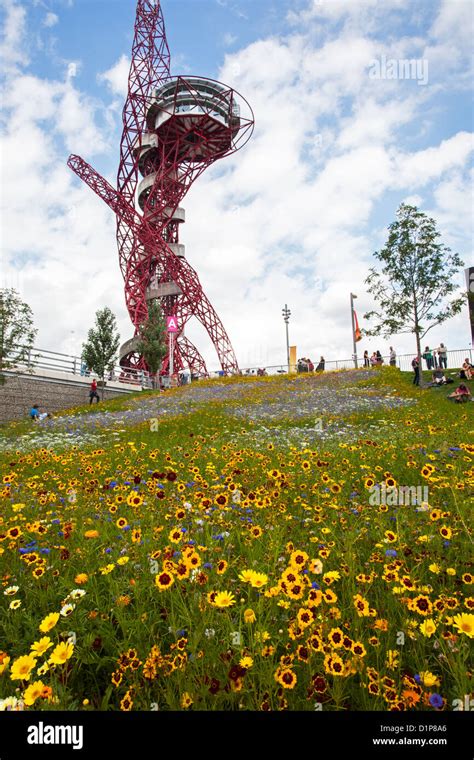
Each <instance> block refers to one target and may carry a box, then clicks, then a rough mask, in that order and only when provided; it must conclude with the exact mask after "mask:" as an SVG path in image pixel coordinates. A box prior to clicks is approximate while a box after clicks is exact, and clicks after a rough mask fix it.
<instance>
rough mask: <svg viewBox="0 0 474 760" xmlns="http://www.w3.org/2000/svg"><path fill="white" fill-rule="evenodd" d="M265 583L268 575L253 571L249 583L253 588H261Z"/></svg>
mask: <svg viewBox="0 0 474 760" xmlns="http://www.w3.org/2000/svg"><path fill="white" fill-rule="evenodd" d="M266 583H268V575H265V573H253V576H252V578H251V580H250V585H251V586H252V587H253V588H261V587H262V586H264V585H265V584H266Z"/></svg>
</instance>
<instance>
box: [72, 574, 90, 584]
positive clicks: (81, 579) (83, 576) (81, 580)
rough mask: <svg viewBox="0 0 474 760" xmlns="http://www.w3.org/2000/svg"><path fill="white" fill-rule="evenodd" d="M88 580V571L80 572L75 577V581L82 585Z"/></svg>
mask: <svg viewBox="0 0 474 760" xmlns="http://www.w3.org/2000/svg"><path fill="white" fill-rule="evenodd" d="M88 580H89V576H88V575H87V573H79V574H78V575H76V577H75V578H74V583H78V584H79V586H81V585H82V584H83V583H87V581H88Z"/></svg>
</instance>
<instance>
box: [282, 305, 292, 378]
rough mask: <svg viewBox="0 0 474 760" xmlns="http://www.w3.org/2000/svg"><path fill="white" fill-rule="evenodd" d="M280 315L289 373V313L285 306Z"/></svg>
mask: <svg viewBox="0 0 474 760" xmlns="http://www.w3.org/2000/svg"><path fill="white" fill-rule="evenodd" d="M281 313H282V314H283V320H284V322H285V325H286V361H287V364H288V372H289V371H290V338H289V335H288V322H289V321H290V316H291V311H290V310H289V308H288V306H287V304H285V308H284V309H282V310H281Z"/></svg>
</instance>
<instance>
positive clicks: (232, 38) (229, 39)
mask: <svg viewBox="0 0 474 760" xmlns="http://www.w3.org/2000/svg"><path fill="white" fill-rule="evenodd" d="M222 42H223V43H224V45H225V47H230V46H231V45H233V44H234V42H237V37H236V35H235V34H232V33H231V32H226V33H225V34H224V37H223V38H222Z"/></svg>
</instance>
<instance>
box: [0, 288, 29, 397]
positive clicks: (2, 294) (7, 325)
mask: <svg viewBox="0 0 474 760" xmlns="http://www.w3.org/2000/svg"><path fill="white" fill-rule="evenodd" d="M37 332H38V330H36V329H35V328H34V327H33V312H32V311H31V309H30V307H29V306H28V304H26V303H24V302H23V301H22V300H21V298H20V295H19V293H17V292H16V290H14V289H13V288H2V289H1V290H0V385H4V383H5V382H6V379H5V375H4V374H3V371H4V370H5V369H10V368H12V367H15V366H16V365H18V364H26V365H27V366H28V367H29V368H31V349H32V348H33V344H34V340H35V338H36V334H37Z"/></svg>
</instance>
